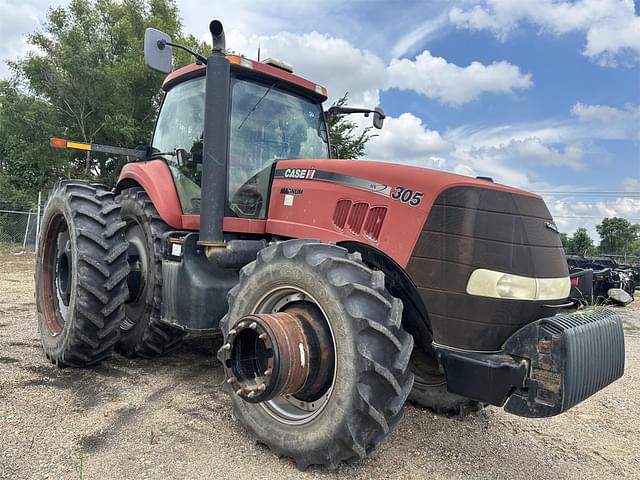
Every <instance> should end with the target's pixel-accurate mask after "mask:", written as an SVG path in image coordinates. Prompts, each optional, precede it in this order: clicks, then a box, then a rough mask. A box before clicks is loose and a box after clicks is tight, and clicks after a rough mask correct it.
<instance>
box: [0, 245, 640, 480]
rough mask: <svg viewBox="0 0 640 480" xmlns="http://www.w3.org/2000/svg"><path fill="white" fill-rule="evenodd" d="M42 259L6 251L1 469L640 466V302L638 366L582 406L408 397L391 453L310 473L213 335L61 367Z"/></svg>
mask: <svg viewBox="0 0 640 480" xmlns="http://www.w3.org/2000/svg"><path fill="white" fill-rule="evenodd" d="M34 310H35V304H34V299H33V257H17V256H0V478H3V479H4V478H6V479H12V480H13V479H16V480H17V479H38V478H55V479H80V478H82V479H110V478H117V479H129V478H136V479H137V478H158V479H159V478H162V479H171V478H180V479H203V478H229V479H233V478H252V479H261V478H278V479H285V478H333V477H343V476H344V477H349V478H354V479H359V478H367V479H369V478H435V479H438V478H490V479H497V478H505V479H512V478H549V479H557V478H579V477H582V478H620V477H626V478H640V458H639V456H638V452H640V414H639V411H640V410H639V407H640V401H639V400H638V394H639V392H640V364H639V360H640V302H639V303H637V304H632V305H630V306H629V307H627V308H626V309H619V313H620V314H622V315H624V317H625V327H626V331H627V343H626V346H627V367H626V373H625V376H624V377H623V378H622V379H621V380H620V381H618V382H616V383H614V384H613V385H611V386H609V387H608V388H607V389H605V390H604V391H602V392H599V393H598V394H596V395H595V396H593V397H591V398H590V399H588V400H587V401H585V402H583V403H582V404H580V405H578V406H577V407H575V408H573V409H572V410H570V411H569V412H567V413H565V414H563V415H560V416H558V417H554V418H551V419H543V420H527V419H523V418H518V417H514V416H510V415H507V414H505V413H504V412H503V411H502V410H500V409H498V408H493V407H490V408H487V409H486V410H484V411H482V412H479V413H477V414H474V415H472V416H471V417H467V418H465V419H460V418H449V417H445V416H441V415H435V414H433V413H432V412H430V411H428V410H422V409H419V408H415V407H413V406H411V405H408V406H407V408H406V411H405V416H404V419H403V420H402V422H401V424H400V427H399V428H398V430H397V431H396V432H395V433H394V434H392V435H391V437H390V438H389V439H388V440H387V442H386V443H385V444H384V445H383V447H382V448H381V449H380V451H379V452H378V453H377V454H375V455H374V456H373V457H372V458H369V459H367V460H365V461H363V462H360V463H358V464H356V465H349V466H342V467H340V468H339V469H338V470H336V471H328V470H325V469H321V468H310V469H308V470H307V471H305V472H300V471H298V470H297V469H296V468H295V466H294V464H293V463H292V462H291V461H290V460H288V459H285V458H283V459H279V458H278V457H276V456H275V455H274V454H272V453H271V452H270V451H269V450H267V449H266V448H265V447H263V446H260V445H257V444H256V443H255V441H254V440H253V439H252V438H251V437H250V436H249V435H248V434H247V433H245V432H244V431H243V429H242V428H241V426H240V425H239V424H238V423H237V422H236V421H235V420H234V418H233V416H232V414H231V407H230V402H229V400H228V398H227V397H226V395H225V394H224V393H223V392H222V390H221V389H220V383H221V382H222V380H223V374H222V370H221V368H220V367H219V365H218V363H217V361H216V360H215V359H214V351H215V348H216V346H215V345H213V341H211V340H205V339H198V340H190V341H187V342H186V343H185V344H184V346H183V347H181V348H180V349H179V350H177V351H176V352H174V353H173V354H171V355H170V356H167V357H165V358H162V359H159V360H153V361H149V360H137V361H131V360H128V359H125V358H123V357H120V356H114V357H113V358H112V359H111V360H109V361H107V362H105V363H104V364H103V365H101V366H99V367H96V368H91V369H86V370H73V369H63V370H59V369H57V368H55V367H54V366H53V365H51V364H49V363H48V362H47V360H46V358H45V356H44V353H43V351H42V349H41V347H40V342H39V338H38V333H37V331H36V326H35V321H34Z"/></svg>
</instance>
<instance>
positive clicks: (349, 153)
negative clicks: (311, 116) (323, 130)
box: [328, 93, 374, 158]
mask: <svg viewBox="0 0 640 480" xmlns="http://www.w3.org/2000/svg"><path fill="white" fill-rule="evenodd" d="M347 97H348V94H347V93H345V94H344V95H343V96H342V97H341V98H339V99H338V100H336V101H335V102H333V104H332V105H331V106H332V107H334V106H335V107H342V106H345V105H346V104H347V101H348V100H347ZM328 126H329V138H330V140H331V145H332V146H333V147H335V148H336V149H337V153H338V158H360V157H362V155H364V149H365V146H366V145H367V142H368V141H369V140H370V139H371V137H373V136H374V135H373V134H372V133H371V127H367V128H365V129H364V130H362V131H361V132H358V125H357V124H356V123H355V122H353V121H351V120H348V119H347V115H344V114H342V115H341V114H336V115H332V116H331V117H329V125H328Z"/></svg>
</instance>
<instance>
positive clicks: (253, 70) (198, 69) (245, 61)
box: [162, 55, 328, 102]
mask: <svg viewBox="0 0 640 480" xmlns="http://www.w3.org/2000/svg"><path fill="white" fill-rule="evenodd" d="M226 58H227V60H229V63H231V69H232V71H236V72H243V73H246V74H248V75H249V76H255V77H258V78H259V77H262V78H266V79H269V78H271V79H274V78H275V79H277V80H280V81H282V82H285V83H287V84H289V85H290V86H291V87H294V89H296V90H304V91H305V92H304V93H305V94H307V95H309V94H310V96H312V97H314V98H315V99H317V100H318V101H320V102H324V101H325V100H326V99H327V96H328V92H327V89H326V88H325V87H323V86H322V85H318V84H317V83H313V82H311V81H309V80H307V79H305V78H302V77H300V76H298V75H295V74H293V73H290V72H287V71H286V70H283V69H281V68H278V67H274V66H272V65H267V64H265V63H262V62H257V61H255V60H251V59H249V58H246V57H243V56H240V55H227V56H226ZM205 73H206V65H202V64H197V63H192V64H190V65H187V66H184V67H182V68H179V69H178V70H175V71H173V72H171V73H170V74H169V75H167V77H166V78H165V79H164V82H163V83H162V89H163V90H164V91H165V92H166V91H169V90H170V89H171V88H172V87H173V86H175V85H177V84H178V83H181V82H184V81H185V80H189V79H191V78H195V77H199V76H202V75H204V74H205Z"/></svg>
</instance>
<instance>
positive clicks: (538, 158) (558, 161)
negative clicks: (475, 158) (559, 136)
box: [470, 137, 584, 171]
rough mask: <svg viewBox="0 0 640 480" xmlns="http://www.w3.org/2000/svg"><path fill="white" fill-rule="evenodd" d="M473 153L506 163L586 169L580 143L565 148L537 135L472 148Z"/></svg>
mask: <svg viewBox="0 0 640 480" xmlns="http://www.w3.org/2000/svg"><path fill="white" fill-rule="evenodd" d="M470 153H471V154H472V155H481V156H483V157H486V156H490V157H493V158H494V159H495V160H497V161H501V162H504V163H513V161H514V160H515V161H516V162H518V163H520V164H522V163H524V164H529V165H530V166H535V165H540V164H543V165H551V166H554V167H568V168H570V169H572V170H575V171H578V170H583V169H584V164H583V163H582V157H583V150H582V148H581V147H580V146H579V145H568V146H565V147H564V149H560V148H554V147H552V146H548V145H545V144H544V143H543V142H542V141H541V140H540V139H539V138H537V137H529V138H525V139H524V140H516V139H513V140H510V141H509V142H508V143H506V144H501V145H499V146H497V147H483V148H472V149H471V150H470Z"/></svg>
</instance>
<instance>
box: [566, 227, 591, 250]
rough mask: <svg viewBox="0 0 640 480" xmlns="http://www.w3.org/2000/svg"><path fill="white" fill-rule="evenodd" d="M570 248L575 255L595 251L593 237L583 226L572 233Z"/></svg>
mask: <svg viewBox="0 0 640 480" xmlns="http://www.w3.org/2000/svg"><path fill="white" fill-rule="evenodd" d="M571 250H572V252H573V253H574V254H576V255H593V254H594V253H595V247H594V245H593V239H592V238H591V237H590V236H589V234H588V233H587V230H586V229H585V228H578V229H577V230H576V231H575V233H574V234H573V237H572V238H571Z"/></svg>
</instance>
